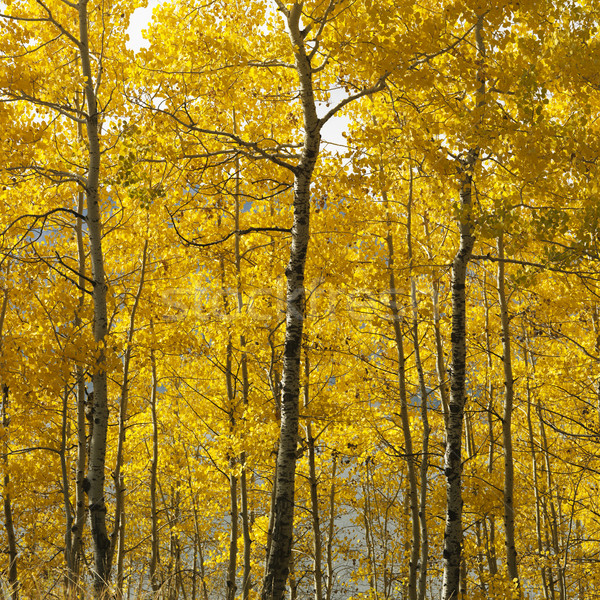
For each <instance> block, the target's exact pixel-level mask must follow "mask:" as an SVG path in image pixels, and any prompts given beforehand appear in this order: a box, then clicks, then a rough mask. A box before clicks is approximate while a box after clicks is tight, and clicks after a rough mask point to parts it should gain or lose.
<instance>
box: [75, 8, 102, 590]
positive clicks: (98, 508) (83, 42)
mask: <svg viewBox="0 0 600 600" xmlns="http://www.w3.org/2000/svg"><path fill="white" fill-rule="evenodd" d="M87 5H88V0H79V2H78V4H77V7H78V12H79V54H80V60H81V71H82V75H83V78H84V80H85V88H84V92H85V100H86V106H87V114H86V116H85V120H86V129H87V139H88V170H87V178H86V182H85V194H86V207H87V228H88V235H89V241H90V257H91V263H92V278H93V281H94V285H93V290H92V300H93V304H94V341H95V342H96V351H97V353H98V358H97V361H96V365H95V367H94V372H93V376H92V381H93V386H94V395H93V404H92V407H91V408H92V419H93V424H94V427H93V430H92V431H93V433H92V437H91V440H90V456H89V464H88V473H87V487H89V490H88V499H89V515H90V527H91V532H92V546H93V551H94V589H95V593H96V596H97V597H102V596H103V595H104V590H105V588H106V585H107V584H108V581H107V577H108V573H107V566H108V553H109V550H110V540H109V538H108V535H107V533H106V503H105V498H104V476H105V463H106V436H107V430H108V388H107V374H106V367H105V349H104V343H105V338H106V336H107V335H108V317H107V309H106V291H107V285H106V278H105V274H104V255H103V253H102V220H101V216H100V195H99V181H100V156H101V152H100V129H99V122H98V107H97V99H96V88H95V78H94V77H93V76H92V67H91V60H90V49H89V39H88V14H87Z"/></svg>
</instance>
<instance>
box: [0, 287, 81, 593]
mask: <svg viewBox="0 0 600 600" xmlns="http://www.w3.org/2000/svg"><path fill="white" fill-rule="evenodd" d="M7 308H8V288H5V289H4V290H3V294H2V307H1V308H0V350H1V349H2V346H3V343H4V319H5V317H6V310H7ZM1 389H2V411H1V412H2V462H3V463H4V486H3V489H2V495H3V505H4V528H5V529H6V539H7V542H8V587H9V594H10V599H11V600H19V570H18V562H17V561H18V551H17V538H16V535H15V526H14V522H13V510H12V499H11V492H10V488H11V483H10V464H9V460H8V455H9V450H10V448H9V445H8V431H9V425H10V416H9V409H8V394H9V390H8V385H6V384H5V383H4V384H2V387H1ZM64 411H65V406H64V405H63V444H62V452H61V459H64V453H65V445H66V439H65V433H66V424H65V420H66V419H65V417H64ZM61 462H63V461H62V460H61ZM63 474H64V470H63ZM63 477H64V476H63ZM63 485H65V483H64V479H63ZM66 508H67V510H69V507H68V506H67V507H66ZM69 514H70V511H69Z"/></svg>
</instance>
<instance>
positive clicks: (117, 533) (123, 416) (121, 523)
mask: <svg viewBox="0 0 600 600" xmlns="http://www.w3.org/2000/svg"><path fill="white" fill-rule="evenodd" d="M147 254H148V240H146V241H145V242H144V248H143V250H142V264H141V267H140V281H139V283H138V288H137V291H136V294H135V296H134V299H133V306H132V307H131V314H130V316H129V327H128V329H127V346H126V348H125V357H124V360H123V383H122V385H121V402H120V403H119V431H118V441H117V457H116V460H115V468H114V470H113V474H112V478H113V482H114V486H115V498H116V503H115V524H114V527H113V530H112V533H111V536H110V553H109V557H108V574H109V575H110V571H111V567H112V561H113V557H114V555H115V550H116V548H117V545H118V547H119V554H118V556H117V586H116V588H117V591H116V597H117V600H120V598H121V597H122V589H121V586H122V584H123V558H124V552H125V549H124V547H123V542H124V540H125V482H124V480H123V476H122V475H121V467H122V466H123V455H124V449H125V425H126V423H127V407H128V403H129V367H130V364H131V352H132V350H133V337H134V332H135V317H136V314H137V309H138V306H139V303H140V298H141V296H142V291H143V289H144V280H145V276H146V261H147Z"/></svg>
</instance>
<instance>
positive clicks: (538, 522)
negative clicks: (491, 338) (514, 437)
mask: <svg viewBox="0 0 600 600" xmlns="http://www.w3.org/2000/svg"><path fill="white" fill-rule="evenodd" d="M523 352H524V358H525V364H526V366H528V365H529V364H530V358H529V352H528V350H527V348H526V347H525V349H524V351H523ZM526 386H527V388H526V389H527V429H528V432H529V449H530V452H531V470H532V475H533V494H534V499H535V537H536V542H537V551H538V555H539V556H540V557H541V556H542V553H543V551H544V542H543V539H542V513H541V499H540V475H539V472H538V460H537V452H536V442H535V434H534V431H533V419H532V393H531V384H530V381H529V369H528V372H527V379H526ZM547 571H548V569H547V567H546V566H543V567H542V568H541V575H542V587H543V588H544V598H545V600H550V592H549V588H548V573H547Z"/></svg>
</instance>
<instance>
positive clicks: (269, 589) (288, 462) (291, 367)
mask: <svg viewBox="0 0 600 600" xmlns="http://www.w3.org/2000/svg"><path fill="white" fill-rule="evenodd" d="M282 8H284V9H285V7H282ZM301 11H302V3H300V2H296V3H295V4H293V5H292V7H291V9H290V10H287V9H285V12H284V15H285V17H286V20H287V24H288V30H289V35H290V40H291V43H292V46H293V48H294V54H295V60H296V71H297V74H298V77H299V88H300V100H301V103H302V113H303V116H304V147H303V150H302V157H301V159H300V162H299V164H298V166H297V167H295V169H294V220H293V225H292V247H291V251H290V260H289V263H288V266H287V268H286V271H285V273H286V277H287V293H286V331H285V343H284V353H283V376H282V390H281V425H280V434H279V449H278V453H277V475H276V483H275V488H276V494H275V504H274V506H272V508H271V510H272V512H273V514H274V521H273V533H272V540H271V547H270V552H269V555H268V557H267V569H266V574H265V579H264V583H263V589H262V594H261V598H262V600H283V597H284V594H285V583H286V580H287V576H288V572H289V562H290V557H291V552H292V538H293V529H294V499H295V475H296V446H297V441H298V417H299V404H298V402H299V396H300V354H301V350H302V331H303V327H304V317H305V307H304V303H305V290H304V269H305V265H306V256H307V252H308V243H309V238H310V233H309V232H310V227H309V222H310V184H311V180H312V174H313V170H314V168H315V164H316V161H317V158H318V155H319V145H320V141H321V136H320V129H321V123H320V121H319V119H318V117H317V110H316V105H315V98H314V93H313V83H312V74H313V69H312V67H311V64H310V60H309V57H308V55H307V54H306V51H305V46H304V36H303V35H302V33H301V31H300V15H301Z"/></svg>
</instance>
